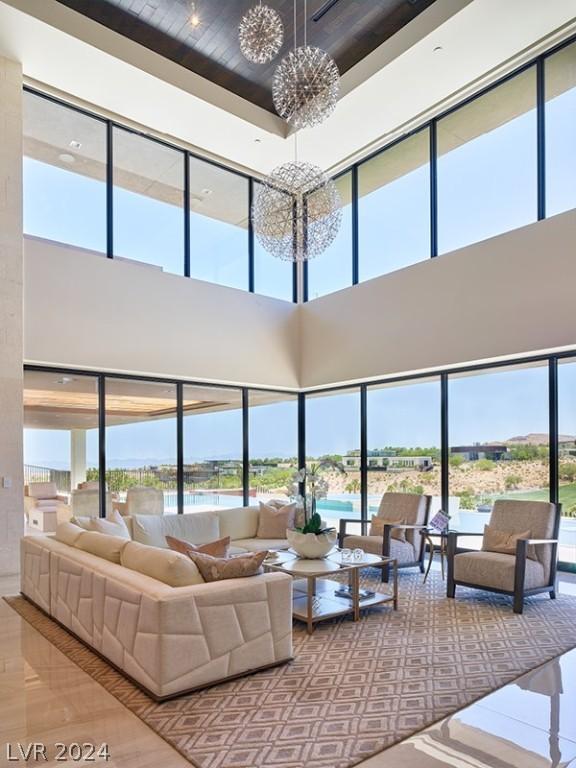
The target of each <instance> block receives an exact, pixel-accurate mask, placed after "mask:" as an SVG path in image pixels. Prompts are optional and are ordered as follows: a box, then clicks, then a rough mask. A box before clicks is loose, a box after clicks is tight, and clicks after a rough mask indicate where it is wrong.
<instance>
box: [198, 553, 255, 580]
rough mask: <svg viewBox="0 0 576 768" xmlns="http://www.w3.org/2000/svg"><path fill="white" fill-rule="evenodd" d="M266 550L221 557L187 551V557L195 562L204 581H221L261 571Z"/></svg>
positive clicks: (240, 577) (253, 574)
mask: <svg viewBox="0 0 576 768" xmlns="http://www.w3.org/2000/svg"><path fill="white" fill-rule="evenodd" d="M267 556H268V552H267V551H265V552H249V553H248V554H246V555H235V556H234V557H229V558H221V557H211V556H210V555H204V554H202V553H201V552H188V557H189V558H190V559H191V560H192V562H193V563H195V564H196V566H197V567H198V570H199V571H200V573H201V574H202V578H203V579H204V581H223V580H224V579H242V578H244V577H245V576H256V575H257V574H259V573H261V566H262V563H263V562H264V559H265V558H266V557H267Z"/></svg>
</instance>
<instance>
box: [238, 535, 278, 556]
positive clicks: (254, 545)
mask: <svg viewBox="0 0 576 768" xmlns="http://www.w3.org/2000/svg"><path fill="white" fill-rule="evenodd" d="M289 546H290V545H289V544H288V539H258V538H253V539H236V541H233V542H232V547H231V548H230V554H231V555H232V554H234V551H233V550H234V547H236V548H238V549H242V550H244V551H245V552H262V551H263V550H267V549H288V547H289Z"/></svg>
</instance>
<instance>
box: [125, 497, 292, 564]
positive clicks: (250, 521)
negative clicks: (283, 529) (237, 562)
mask: <svg viewBox="0 0 576 768" xmlns="http://www.w3.org/2000/svg"><path fill="white" fill-rule="evenodd" d="M258 515H259V509H258V507H237V508H235V509H218V510H214V511H212V512H191V513H188V514H185V515H162V516H160V515H133V516H132V517H125V518H124V520H125V522H126V524H127V525H128V528H129V530H130V534H131V536H132V539H133V540H134V541H138V542H140V543H141V544H148V545H150V546H153V547H167V546H168V545H167V544H166V536H174V537H175V538H177V539H184V540H185V541H190V542H192V543H193V544H206V543H207V542H209V541H214V540H215V539H219V538H222V537H223V536H230V540H231V550H230V553H231V554H240V553H242V552H261V551H262V550H263V549H288V546H289V544H288V540H287V539H285V538H284V539H259V538H258V537H257V535H256V534H257V531H258Z"/></svg>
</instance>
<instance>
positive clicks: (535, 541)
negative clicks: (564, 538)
mask: <svg viewBox="0 0 576 768" xmlns="http://www.w3.org/2000/svg"><path fill="white" fill-rule="evenodd" d="M520 541H525V542H526V544H558V539H518V542H520Z"/></svg>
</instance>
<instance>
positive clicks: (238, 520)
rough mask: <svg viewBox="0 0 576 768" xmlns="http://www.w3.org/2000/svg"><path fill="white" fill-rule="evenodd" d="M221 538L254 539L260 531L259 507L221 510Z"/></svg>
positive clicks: (219, 511)
mask: <svg viewBox="0 0 576 768" xmlns="http://www.w3.org/2000/svg"><path fill="white" fill-rule="evenodd" d="M217 514H218V518H219V519H220V536H230V539H231V541H234V539H253V538H254V537H255V536H256V531H257V530H258V514H259V512H258V507H234V508H233V509H219V510H218V513H217Z"/></svg>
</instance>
